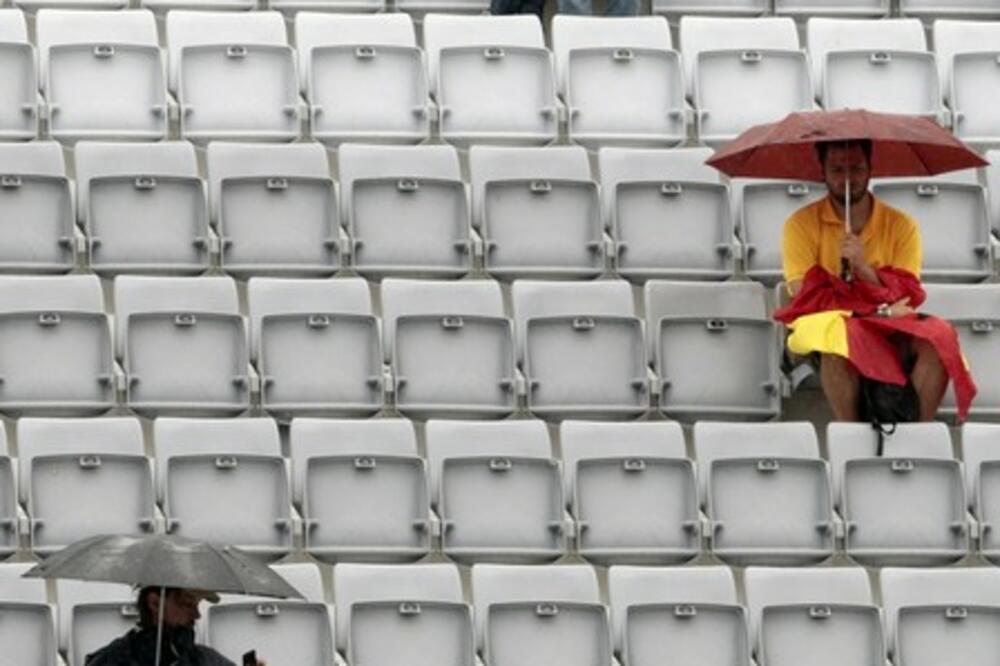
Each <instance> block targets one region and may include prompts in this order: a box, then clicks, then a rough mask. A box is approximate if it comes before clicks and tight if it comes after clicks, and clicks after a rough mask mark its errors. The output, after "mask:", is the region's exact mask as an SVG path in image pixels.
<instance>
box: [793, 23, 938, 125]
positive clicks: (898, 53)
mask: <svg viewBox="0 0 1000 666" xmlns="http://www.w3.org/2000/svg"><path fill="white" fill-rule="evenodd" d="M807 30H808V44H809V54H810V56H811V58H812V66H813V83H814V84H815V86H816V96H817V98H818V99H819V100H820V102H821V103H822V104H823V107H824V108H826V109H848V108H850V109H859V108H863V109H869V110H871V111H884V112H887V113H905V114H914V115H921V116H926V117H928V118H933V119H936V120H944V118H945V116H944V114H943V106H942V103H941V89H940V86H939V84H938V79H937V64H936V62H935V60H934V54H933V53H931V52H929V51H928V50H927V40H926V37H925V36H924V28H923V26H922V25H921V24H920V21H918V20H916V19H877V20H876V19H871V20H852V19H829V18H813V19H810V20H809V24H808V28H807Z"/></svg>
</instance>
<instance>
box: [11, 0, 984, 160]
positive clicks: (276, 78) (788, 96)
mask: <svg viewBox="0 0 1000 666" xmlns="http://www.w3.org/2000/svg"><path fill="white" fill-rule="evenodd" d="M36 32H37V39H36V43H37V46H35V45H33V44H32V43H31V42H30V41H29V39H28V30H27V26H26V21H25V19H24V16H23V15H22V13H21V12H20V10H9V9H8V10H0V81H2V82H4V83H3V88H0V90H2V91H3V96H0V138H7V139H30V138H34V137H36V136H39V132H40V131H41V136H51V137H52V138H55V139H57V140H60V141H64V142H68V143H73V142H75V141H77V140H82V139H90V140H95V139H98V140H99V139H105V138H111V137H113V138H116V139H132V140H137V139H146V140H157V139H162V138H167V137H169V136H176V137H180V138H184V139H188V140H191V141H194V142H197V143H205V142H208V141H210V140H232V139H237V140H268V141H292V140H295V139H297V138H300V137H303V136H310V137H312V138H314V139H316V140H319V141H321V142H323V143H325V144H328V145H331V146H337V145H339V144H341V143H343V142H346V141H379V142H386V141H389V142H400V143H418V142H421V141H424V140H427V139H430V138H432V137H434V138H438V137H439V138H441V139H443V140H444V141H446V142H449V143H454V144H456V145H459V146H468V145H469V144H472V143H496V142H502V143H518V144H535V145H540V144H545V143H549V142H552V141H555V140H557V139H559V138H560V136H564V137H566V138H568V139H569V140H571V141H573V142H577V143H580V144H582V145H585V146H587V147H590V148H594V147H597V146H600V145H609V144H612V145H623V144H624V145H635V144H643V145H646V144H649V145H659V146H665V145H677V144H681V143H684V142H685V141H687V140H688V138H689V136H691V137H696V138H697V140H698V141H700V142H701V143H704V144H707V145H711V146H718V145H721V144H722V143H725V142H726V141H728V140H730V139H732V138H733V137H735V136H736V135H737V134H738V133H739V132H741V131H742V130H744V129H746V128H747V127H749V126H751V125H754V124H757V123H761V122H768V121H773V120H777V119H779V118H781V117H783V116H784V115H785V114H787V113H789V112H791V111H795V110H809V109H813V108H817V104H819V105H822V106H823V107H824V108H829V109H838V108H847V107H850V108H868V109H871V110H874V111H889V112H897V113H908V114H917V115H923V116H927V117H931V118H934V119H936V120H938V121H939V122H941V123H943V124H945V125H948V126H953V127H954V130H955V133H956V134H957V135H958V136H959V137H960V138H962V139H964V140H966V141H969V142H971V143H974V144H991V143H996V142H998V141H1000V121H998V120H997V116H996V113H994V105H993V98H992V93H991V91H992V90H993V89H995V87H996V83H995V79H996V71H995V70H996V67H995V65H996V58H997V44H998V43H1000V22H981V21H949V20H942V21H938V22H936V23H935V25H934V42H935V47H936V51H935V52H932V51H930V50H928V48H927V38H926V35H925V32H924V28H923V25H922V24H921V22H920V21H919V20H918V19H879V20H867V21H866V20H850V19H829V18H814V19H811V20H810V21H809V23H808V27H807V34H808V40H807V41H808V49H809V50H808V52H806V51H805V50H804V49H803V48H802V47H803V45H802V44H801V43H800V39H799V33H798V31H797V29H796V25H795V22H794V21H793V20H792V19H791V18H787V17H785V18H717V17H692V16H686V17H684V18H683V19H682V20H681V24H680V50H679V51H677V50H674V48H673V43H672V39H671V33H670V29H669V26H668V24H667V21H666V20H665V19H663V18H662V17H634V18H591V17H573V16H557V17H556V18H555V19H554V21H553V27H552V51H549V50H548V49H547V48H546V45H545V39H544V35H543V33H542V26H541V24H540V22H539V21H538V20H537V18H536V17H534V16H530V15H523V16H503V17H488V16H452V15H443V14H433V15H429V16H428V17H427V18H426V20H425V21H424V24H423V49H421V48H420V47H419V46H418V44H417V40H416V36H415V31H414V26H413V22H412V19H411V18H410V17H409V16H408V15H406V14H377V15H337V14H320V13H313V12H305V13H302V14H299V15H298V16H296V19H295V24H294V33H295V36H296V38H295V42H294V45H293V44H292V43H291V42H289V40H288V36H287V33H286V26H285V22H284V19H283V18H282V15H281V14H280V13H279V12H244V13H223V12H192V11H183V10H177V11H174V12H171V13H170V14H169V15H168V16H167V18H166V39H165V44H163V47H164V48H162V49H161V45H160V44H159V42H158V37H157V26H156V20H155V18H154V15H153V13H152V12H150V11H148V10H134V11H120V12H113V11H105V12H100V11H95V12H81V11H63V10H42V11H40V12H39V13H38V17H37V26H36ZM36 51H37V63H36ZM161 51H163V52H165V53H166V55H165V56H164V55H163V53H161ZM810 63H811V64H810ZM36 64H37V67H36ZM164 72H166V76H164ZM761 90H767V91H768V94H766V95H762V94H759V92H760V91H761ZM432 100H433V101H432ZM40 121H43V122H40ZM307 127H308V129H306V128H307Z"/></svg>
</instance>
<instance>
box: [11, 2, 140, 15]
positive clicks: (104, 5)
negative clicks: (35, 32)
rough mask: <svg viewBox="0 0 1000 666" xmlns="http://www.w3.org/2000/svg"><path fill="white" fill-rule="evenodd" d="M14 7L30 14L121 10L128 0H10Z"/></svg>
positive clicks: (127, 4) (126, 6)
mask: <svg viewBox="0 0 1000 666" xmlns="http://www.w3.org/2000/svg"><path fill="white" fill-rule="evenodd" d="M8 4H11V5H13V6H14V7H17V8H18V9H20V10H22V11H23V12H24V13H25V14H26V15H28V16H31V15H32V14H36V15H37V12H39V11H41V10H44V9H84V10H87V11H94V10H122V9H127V8H128V6H129V3H128V0H11V2H10V3H8Z"/></svg>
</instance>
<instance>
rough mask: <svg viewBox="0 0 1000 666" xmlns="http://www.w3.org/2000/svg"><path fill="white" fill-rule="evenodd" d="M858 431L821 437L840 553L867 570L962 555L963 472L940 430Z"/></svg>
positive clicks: (851, 427) (843, 428)
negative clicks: (842, 528) (841, 540)
mask: <svg viewBox="0 0 1000 666" xmlns="http://www.w3.org/2000/svg"><path fill="white" fill-rule="evenodd" d="M883 441H884V451H883V452H882V455H879V453H878V437H877V435H876V433H875V431H874V430H873V429H872V428H871V427H870V426H867V425H865V424H860V423H831V424H830V425H829V427H828V429H827V443H828V445H829V451H830V467H831V468H832V469H833V476H834V498H835V503H836V505H837V507H838V509H839V510H840V512H841V515H842V517H843V518H844V521H845V524H846V533H847V536H846V541H845V548H846V551H847V555H848V556H849V557H851V558H852V559H854V560H855V561H857V562H859V563H861V564H865V565H869V566H931V565H938V564H949V563H951V562H956V561H958V560H960V559H961V558H962V557H964V556H965V554H966V553H967V552H968V548H969V530H968V524H967V521H966V511H965V506H966V504H965V489H964V485H963V479H962V469H961V466H960V464H959V463H958V461H956V460H954V459H953V458H952V446H951V437H950V436H949V434H948V428H947V426H946V425H944V424H943V423H921V424H900V425H899V426H897V429H896V432H895V434H893V435H884V436H883Z"/></svg>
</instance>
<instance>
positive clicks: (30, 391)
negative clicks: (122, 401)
mask: <svg viewBox="0 0 1000 666" xmlns="http://www.w3.org/2000/svg"><path fill="white" fill-rule="evenodd" d="M111 347H112V344H111V325H110V323H109V321H108V316H107V315H106V314H104V296H103V294H102V292H101V283H100V281H99V280H98V279H97V277H96V276H93V275H67V276H58V277H53V276H39V277H13V276H10V277H0V379H2V380H3V381H2V382H0V410H2V411H6V412H8V413H10V412H13V413H38V414H48V415H92V414H97V413H100V412H103V411H106V410H107V409H110V408H111V407H112V405H113V404H114V399H115V396H114V391H115V389H114V377H113V373H114V368H113V365H114V356H113V354H112V350H111Z"/></svg>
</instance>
